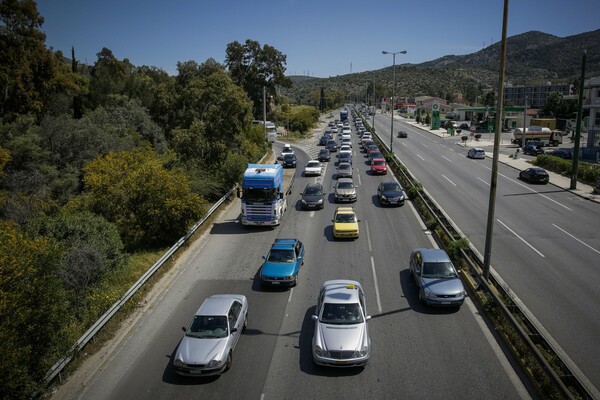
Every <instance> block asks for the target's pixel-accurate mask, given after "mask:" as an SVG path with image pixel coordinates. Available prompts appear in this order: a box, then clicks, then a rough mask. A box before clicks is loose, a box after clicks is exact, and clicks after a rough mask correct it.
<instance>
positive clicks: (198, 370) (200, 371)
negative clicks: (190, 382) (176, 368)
mask: <svg viewBox="0 0 600 400" xmlns="http://www.w3.org/2000/svg"><path fill="white" fill-rule="evenodd" d="M190 374H191V375H202V370H201V369H190Z"/></svg>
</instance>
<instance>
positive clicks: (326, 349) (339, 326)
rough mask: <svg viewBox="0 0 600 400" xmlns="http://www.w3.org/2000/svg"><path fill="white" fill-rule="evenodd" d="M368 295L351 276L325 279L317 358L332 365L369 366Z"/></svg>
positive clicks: (318, 316)
mask: <svg viewBox="0 0 600 400" xmlns="http://www.w3.org/2000/svg"><path fill="white" fill-rule="evenodd" d="M370 318H371V317H370V316H369V315H367V309H366V304H365V295H364V292H363V289H362V286H361V285H360V283H358V282H356V281H351V280H341V279H339V280H331V281H325V282H324V283H323V286H322V287H321V290H320V292H319V297H318V303H317V314H316V315H313V316H312V319H313V320H314V321H315V333H314V336H313V341H312V353H313V360H314V362H315V363H316V364H318V365H324V366H331V367H361V366H365V365H366V364H367V362H368V361H369V356H370V355H371V338H370V337H369V326H368V324H367V321H368V320H369V319H370Z"/></svg>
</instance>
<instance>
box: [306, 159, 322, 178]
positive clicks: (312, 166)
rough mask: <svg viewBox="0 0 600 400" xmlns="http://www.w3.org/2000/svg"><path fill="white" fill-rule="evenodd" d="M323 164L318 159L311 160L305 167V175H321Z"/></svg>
mask: <svg viewBox="0 0 600 400" xmlns="http://www.w3.org/2000/svg"><path fill="white" fill-rule="evenodd" d="M322 171H323V166H322V165H321V163H320V162H319V161H317V160H310V161H309V162H308V163H306V167H304V176H321V172H322Z"/></svg>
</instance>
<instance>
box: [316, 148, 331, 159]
mask: <svg viewBox="0 0 600 400" xmlns="http://www.w3.org/2000/svg"><path fill="white" fill-rule="evenodd" d="M318 159H319V161H331V153H330V152H329V150H327V149H321V150H319V156H318Z"/></svg>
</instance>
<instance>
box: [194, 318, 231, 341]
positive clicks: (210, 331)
mask: <svg viewBox="0 0 600 400" xmlns="http://www.w3.org/2000/svg"><path fill="white" fill-rule="evenodd" d="M185 335H186V336H189V337H194V338H200V339H220V338H224V337H227V317H226V316H224V315H196V316H195V317H194V320H193V321H192V323H191V324H190V326H189V327H188V330H187V332H186V334H185Z"/></svg>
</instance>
